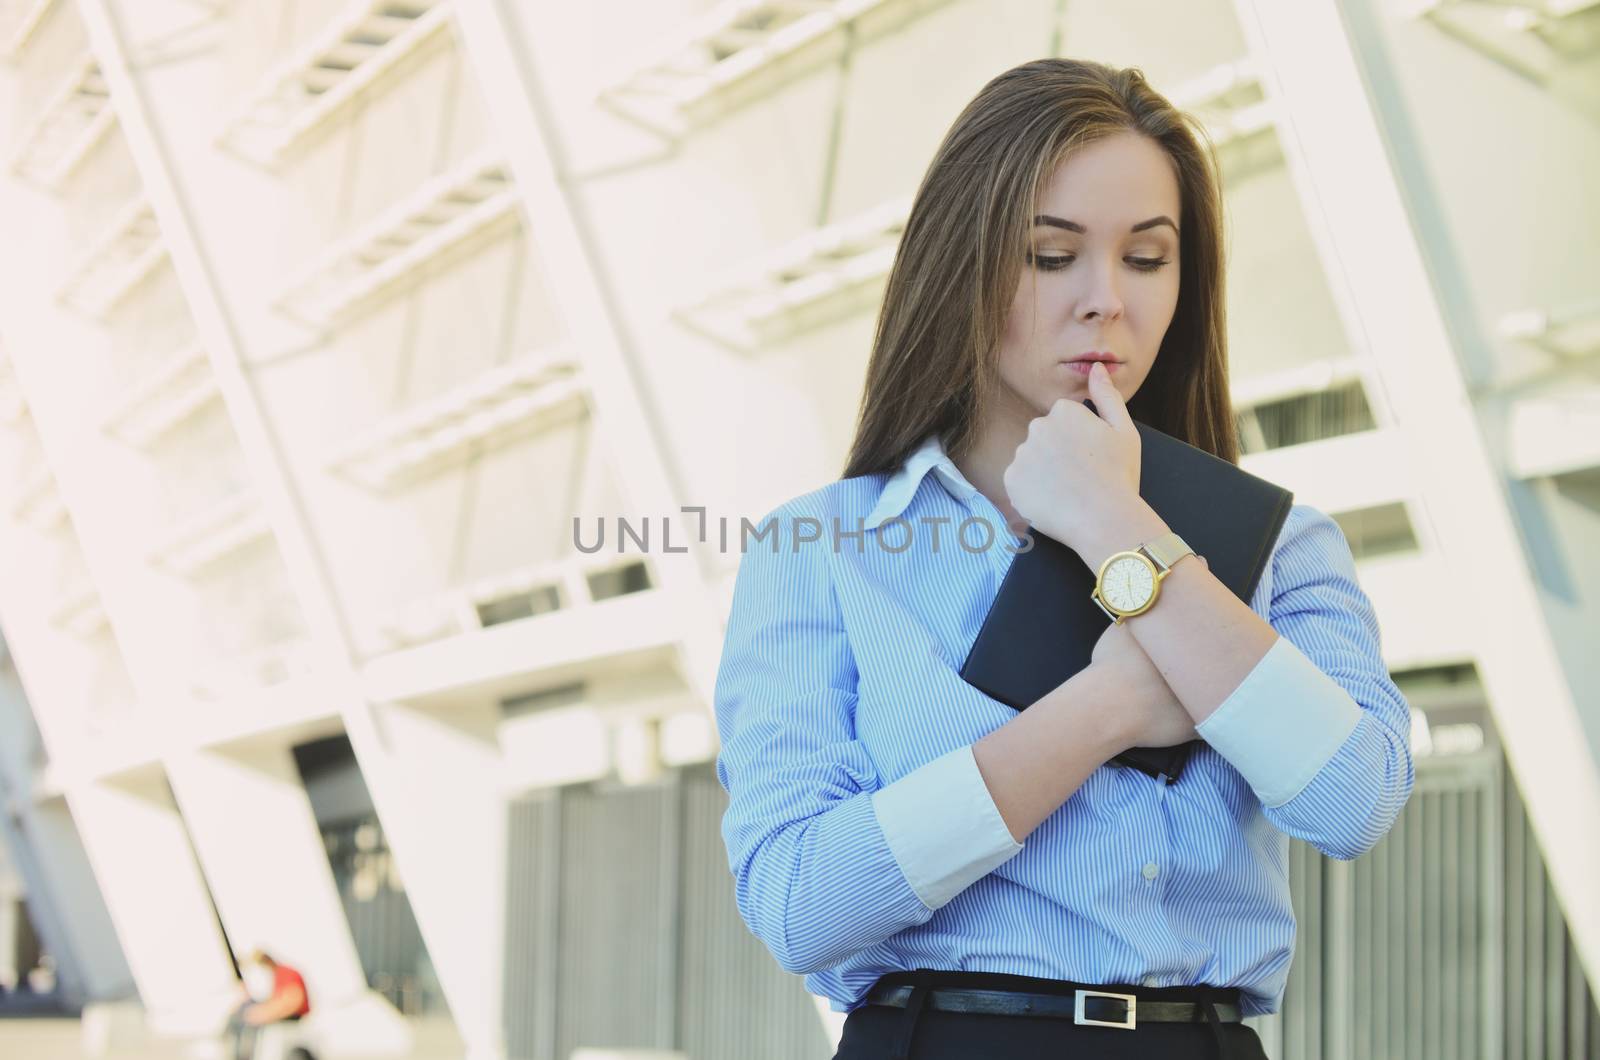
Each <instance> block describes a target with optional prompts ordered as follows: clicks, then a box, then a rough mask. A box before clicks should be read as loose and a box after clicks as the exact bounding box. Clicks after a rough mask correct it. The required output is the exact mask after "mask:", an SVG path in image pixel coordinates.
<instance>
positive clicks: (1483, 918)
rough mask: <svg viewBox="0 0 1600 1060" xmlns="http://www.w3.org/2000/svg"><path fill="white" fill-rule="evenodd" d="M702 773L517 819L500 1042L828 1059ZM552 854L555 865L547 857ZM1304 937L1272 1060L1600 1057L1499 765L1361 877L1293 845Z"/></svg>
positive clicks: (552, 1050)
mask: <svg viewBox="0 0 1600 1060" xmlns="http://www.w3.org/2000/svg"><path fill="white" fill-rule="evenodd" d="M726 799H727V797H726V794H725V793H724V792H723V791H722V788H721V786H720V785H719V784H718V783H717V781H716V777H715V774H714V773H713V772H712V770H711V768H710V767H709V766H701V767H695V768H693V769H690V770H687V771H684V772H683V773H682V774H680V775H677V776H676V777H674V778H673V779H672V780H670V781H669V782H668V783H667V784H665V785H662V786H659V787H650V788H639V789H622V790H616V791H609V792H608V791H601V790H595V789H590V788H572V789H567V790H564V791H562V792H559V793H552V794H551V795H550V796H548V797H547V799H546V801H545V802H544V804H543V807H544V808H543V809H542V810H540V809H535V808H532V804H531V803H525V804H523V805H519V806H518V807H516V808H515V809H514V810H513V814H512V843H511V852H510V860H509V866H508V867H509V879H508V883H509V885H510V886H511V888H512V893H511V894H510V895H509V896H508V902H507V921H508V922H507V946H508V954H507V961H506V977H507V1005H506V1010H507V1035H506V1037H507V1044H508V1049H509V1052H510V1055H511V1057H513V1058H515V1060H567V1057H568V1056H569V1055H570V1051H571V1049H572V1048H573V1047H574V1046H575V1045H577V1044H584V1045H611V1046H617V1047H634V1048H657V1049H672V1048H675V1049H678V1050H681V1051H683V1052H685V1053H686V1054H687V1055H688V1056H690V1057H692V1058H693V1060H734V1058H740V1060H742V1058H744V1057H749V1056H761V1057H764V1058H773V1060H809V1058H816V1060H824V1058H826V1057H827V1056H828V1054H829V1050H828V1045H827V1041H826V1037H825V1035H824V1034H823V1030H822V1026H821V1023H820V1021H819V1020H818V1019H817V1015H816V1012H815V1009H814V1007H813V1004H812V1000H811V998H810V996H809V995H807V994H806V993H805V990H804V986H803V983H802V977H800V976H795V975H790V974H788V973H786V972H784V971H782V970H781V969H780V968H778V966H777V964H776V963H775V962H774V961H773V960H772V958H771V955H770V954H768V953H767V951H766V948H765V947H764V946H762V945H761V943H760V942H759V941H758V940H756V939H755V938H754V937H753V936H752V935H751V934H750V932H749V930H748V929H747V928H746V927H745V925H744V922H743V921H742V920H741V919H740V918H739V915H738V910H737V908H736V906H735V904H734V898H733V880H732V877H731V875H730V874H729V872H728V868H727V858H726V851H725V849H724V847H723V844H722V837H721V819H722V813H723V810H724V809H725V806H726ZM541 852H542V853H541ZM1289 883H1290V894H1291V897H1292V900H1293V904H1294V910H1295V917H1296V921H1297V924H1298V929H1297V933H1296V940H1295V956H1294V962H1293V964H1292V965H1291V967H1290V970H1289V977H1288V982H1287V984H1286V986H1285V990H1284V1001H1283V1006H1282V1009H1281V1011H1280V1012H1279V1013H1278V1014H1276V1015H1273V1016H1265V1017H1252V1019H1251V1020H1250V1021H1249V1022H1250V1025H1251V1026H1253V1027H1255V1028H1256V1030H1257V1032H1258V1033H1259V1034H1260V1035H1261V1038H1262V1041H1263V1044H1264V1045H1265V1047H1266V1051H1267V1055H1268V1056H1270V1057H1273V1058H1274V1060H1426V1058H1433V1057H1437V1058H1440V1060H1469V1058H1476V1060H1491V1058H1498V1057H1502V1056H1504V1057H1507V1058H1511V1057H1524V1058H1526V1060H1600V1013H1597V1010H1596V1007H1595V998H1594V994H1593V991H1592V990H1591V988H1590V986H1589V984H1588V983H1586V982H1585V981H1584V977H1583V974H1582V971H1581V969H1580V967H1579V966H1578V964H1577V960H1576V955H1575V953H1574V951H1573V947H1572V941H1571V938H1570V936H1569V934H1568V932H1567V930H1566V924H1565V920H1564V918H1563V917H1562V915H1561V910H1560V909H1559V907H1558V905H1557V903H1556V901H1555V900H1554V894H1553V892H1552V891H1551V888H1550V884H1549V880H1548V879H1547V877H1546V874H1545V871H1544V866H1543V860H1542V858H1541V857H1540V856H1539V851H1538V847H1537V844H1536V843H1535V842H1534V838H1533V836H1532V835H1531V834H1530V832H1529V830H1528V823H1527V817H1526V814H1525V813H1524V812H1523V808H1522V804H1521V801H1520V799H1519V798H1518V797H1517V793H1516V791H1515V787H1514V785H1512V784H1509V783H1507V782H1506V773H1505V767H1504V760H1503V759H1502V758H1501V757H1500V756H1499V754H1498V751H1496V752H1494V753H1492V754H1491V753H1487V752H1486V753H1483V754H1479V755H1472V756H1452V757H1451V758H1448V759H1444V758H1440V759H1429V758H1422V759H1418V760H1417V784H1416V787H1415V789H1414V791H1413V794H1412V798H1411V800H1410V802H1409V803H1408V804H1407V806H1406V809H1405V811H1404V812H1403V813H1402V814H1401V815H1400V817H1399V818H1398V819H1397V821H1396V822H1395V825H1394V827H1393V828H1392V829H1391V830H1390V832H1389V834H1388V835H1387V836H1386V837H1384V839H1383V840H1382V841H1381V842H1380V843H1378V845H1377V846H1376V847H1375V848H1374V849H1373V850H1372V851H1371V852H1370V853H1369V854H1367V855H1366V856H1365V857H1362V858H1359V859H1357V860H1356V861H1354V862H1350V863H1344V862H1336V861H1332V860H1330V859H1327V858H1325V857H1324V856H1323V855H1322V854H1321V852H1319V851H1318V850H1317V849H1316V848H1315V847H1313V846H1311V845H1310V844H1307V843H1304V842H1301V841H1299V840H1291V841H1290V846H1289Z"/></svg>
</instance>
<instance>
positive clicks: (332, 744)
mask: <svg viewBox="0 0 1600 1060" xmlns="http://www.w3.org/2000/svg"><path fill="white" fill-rule="evenodd" d="M0 54H3V57H4V64H3V65H0V161H3V164H4V168H3V171H0V625H3V628H4V644H5V648H4V650H3V652H0V801H3V809H4V813H3V814H0V837H3V840H4V842H3V843H0V847H3V849H4V862H5V866H3V867H0V984H4V985H6V986H7V987H13V986H16V985H18V984H30V986H29V987H28V988H27V989H25V990H24V991H22V992H17V993H13V994H11V995H10V998H9V999H8V1001H7V1002H6V1004H13V1005H15V1004H19V1003H20V1002H18V1000H17V999H18V998H21V997H24V996H34V997H39V996H43V997H45V998H48V999H50V1000H51V1001H52V1002H53V1003H56V1004H59V1005H60V1006H62V1007H63V1008H64V1009H66V1010H68V1011H73V1012H76V1011H79V1010H82V1011H83V1012H84V1013H85V1017H84V1018H85V1021H86V1026H87V1025H88V1022H89V1021H90V1020H91V1019H93V1020H94V1021H96V1022H95V1024H94V1025H95V1026H96V1027H97V1028H99V1030H98V1031H97V1035H98V1036H97V1037H96V1038H95V1040H96V1041H98V1042H100V1044H102V1045H105V1044H110V1045H113V1046H114V1045H115V1044H116V1043H117V1042H125V1041H144V1042H146V1043H149V1042H173V1043H179V1042H182V1041H184V1040H185V1039H186V1038H189V1037H193V1036H196V1035H201V1034H204V1033H207V1032H208V1030H209V1029H210V1028H212V1027H213V1026H214V1025H215V1024H216V1023H217V1021H218V1020H220V1018H221V1013H222V1012H223V1011H225V1007H226V1004H227V999H228V997H229V994H230V992H231V990H232V988H233V984H234V979H235V959H236V957H239V956H242V955H243V954H244V953H245V952H246V951H247V950H248V949H249V948H251V947H254V946H258V945H259V946H265V947H267V948H269V949H270V950H272V951H273V952H274V953H275V954H277V955H278V956H279V957H280V959H283V960H285V961H287V962H289V963H291V964H293V965H294V966H296V967H298V968H300V969H301V970H302V971H303V972H304V973H305V975H306V978H307V981H308V983H309V984H310V992H311V994H312V997H313V1001H314V1003H315V1004H316V1005H317V1006H318V1007H319V1009H320V1011H319V1019H321V1020H322V1021H324V1024H325V1026H326V1027H327V1028H328V1031H327V1033H328V1034H329V1035H330V1038H329V1040H330V1041H332V1042H334V1043H335V1044H334V1045H333V1046H332V1052H331V1053H330V1055H337V1050H338V1049H339V1048H340V1047H341V1046H340V1045H338V1044H337V1043H340V1042H342V1043H344V1046H345V1047H349V1048H354V1047H355V1046H357V1045H360V1046H363V1047H366V1048H368V1049H371V1050H387V1051H389V1052H391V1053H403V1052H406V1051H407V1050H411V1051H417V1050H422V1051H427V1050H429V1049H431V1050H434V1052H433V1053H430V1054H429V1055H440V1056H446V1055H455V1056H460V1055H467V1056H472V1057H475V1058H489V1057H511V1058H527V1060H566V1058H568V1057H571V1056H574V1055H575V1051H577V1050H582V1049H590V1050H611V1052H592V1053H588V1054H582V1053H579V1054H578V1055H588V1056H613V1055H622V1056H632V1055H638V1056H645V1055H649V1056H681V1057H685V1058H694V1060H721V1058H728V1060H732V1058H736V1057H737V1058H747V1057H752V1056H761V1057H770V1058H791V1057H792V1058H795V1060H802V1058H823V1057H827V1056H829V1055H830V1054H831V1050H832V1044H833V1042H834V1040H835V1038H836V1035H837V1033H838V1027H839V1025H840V1022H841V1021H842V1019H843V1016H842V1014H839V1013H833V1012H830V1011H828V1006H827V1005H826V1003H825V1002H821V1001H819V1000H818V999H815V998H812V997H810V996H808V995H807V994H806V993H805V992H804V990H803V988H802V985H801V982H800V978H799V977H797V976H793V975H789V974H787V973H785V972H783V971H781V970H780V969H779V968H778V967H777V966H776V964H775V962H774V961H773V960H772V959H771V958H770V956H769V955H768V954H767V953H766V951H765V950H764V949H763V948H762V947H761V945H760V944H759V943H758V942H757V941H756V940H755V939H754V938H753V937H752V936H751V935H750V934H749V933H748V931H746V930H745V928H744V926H743V924H742V923H741V922H740V920H739V918H738V914H737V912H736V910H735V908H734V904H733V895H732V886H731V879H730V876H729V873H728V867H727V862H726V855H725V851H724V849H723V846H722V843H721V839H720V836H719V832H718V827H719V822H720V817H721V813H722V809H723V806H724V805H725V796H724V794H723V792H722V791H721V789H720V788H719V787H718V785H717V782H716V780H715V777H714V775H713V773H712V771H711V760H712V758H713V756H714V755H715V753H716V733H715V730H714V726H713V725H712V722H711V717H710V714H709V690H710V685H711V681H712V678H713V677H714V674H715V667H716V662H717V658H718V653H719V651H720V637H721V630H722V627H721V623H722V620H723V617H724V616H725V614H726V609H727V605H728V600H729V593H730V591H731V587H732V585H731V579H732V576H733V574H734V571H735V569H736V567H737V563H738V558H739V556H738V549H737V544H736V542H737V539H738V528H739V525H740V520H741V518H749V519H752V520H754V519H757V518H759V517H760V515H761V514H763V513H764V512H766V511H769V510H770V509H771V508H772V507H773V506H775V505H776V504H777V503H779V502H780V501H782V500H785V499H788V498H790V497H792V496H795V495H797V494H799V493H803V492H806V491H809V490H810V489H813V488H815V487H816V486H819V485H821V484H823V483H825V482H827V481H830V480H832V479H834V478H837V477H838V474H839V470H840V468H841V467H842V465H843V458H844V454H845V450H846V447H847V446H848V443H849V441H850V436H851V430H852V427H853V422H854V416H855V413H856V409H857V402H858V399H859V396H860V391H861V381H862V374H863V369H864V366H865V362H866V355H867V351H868V348H869V343H870V339H871V329H872V324H873V321H874V313H875V309H876V306H877V303H878V301H879V299H880V297H881V293H882V281H883V279H884V277H885V275H886V273H887V270H888V268H889V265H890V262H891V260H892V257H893V255H894V251H895V245H896V239H897V236H898V233H899V231H900V229H901V226H902V224H903V221H904V218H905V215H906V210H907V206H908V201H909V196H910V194H911V193H912V191H913V190H914V189H915V187H916V184H917V182H918V180H919V178H920V176H921V174H922V171H923V168H924V167H925V165H926V164H927V161H928V159H929V158H930V156H931V154H932V152H933V149H934V146H935V144H936V143H937V141H938V139H939V138H940V136H941V135H942V134H943V132H944V131H945V130H946V129H947V128H948V126H949V125H950V123H951V122H952V121H953V120H954V118H955V116H956V114H957V113H958V112H959V110H960V109H961V107H962V106H963V105H964V104H965V103H966V102H967V101H968V100H969V99H970V98H971V97H972V96H973V94H974V93H976V91H977V90H978V89H979V88H980V87H981V86H982V85H983V84H984V83H985V82H986V81H987V80H988V79H989V78H991V77H993V76H994V75H996V74H998V73H1000V72H1001V71H1002V70H1005V69H1007V68H1008V67H1010V66H1012V65H1014V64H1016V63H1019V62H1023V61H1026V60H1029V59H1033V58H1037V57H1040V56H1043V55H1048V54H1060V55H1071V56H1075V57H1085V58H1093V59H1097V60H1101V61H1104V62H1109V63H1114V64H1118V65H1133V66H1138V67H1140V68H1141V69H1142V70H1144V72H1145V73H1146V75H1147V76H1148V77H1149V78H1150V80H1151V81H1152V82H1153V83H1154V84H1155V86H1156V87H1157V88H1158V89H1159V90H1161V91H1163V92H1164V93H1165V94H1167V95H1168V96H1169V97H1170V98H1171V99H1172V100H1173V101H1174V102H1175V103H1177V104H1178V105H1180V106H1181V107H1183V108H1185V109H1187V110H1189V111H1191V112H1192V113H1194V114H1196V115H1198V116H1200V117H1202V118H1203V119H1204V121H1205V122H1206V124H1207V127H1208V128H1209V130H1210V134H1211V136H1212V139H1213V140H1214V142H1215V144H1216V147H1217V151H1218V154H1219V158H1220V161H1221V163H1222V166H1223V172H1224V175H1225V182H1226V194H1227V217H1228V249H1229V254H1230V270H1229V274H1230V280H1229V284H1228V298H1229V305H1228V318H1229V326H1230V345H1231V350H1232V364H1233V379H1234V384H1233V385H1234V394H1235V400H1236V402H1237V407H1238V414H1239V421H1240V426H1241V430H1242V434H1243V438H1244V442H1245V447H1246V450H1247V454H1248V455H1247V456H1246V457H1245V460H1244V464H1245V466H1246V467H1247V468H1249V469H1250V470H1252V471H1255V472H1257V473H1259V474H1261V475H1264V476H1266V477H1268V478H1271V479H1274V480H1276V481H1278V482H1281V483H1283V484H1285V485H1287V486H1289V487H1290V488H1292V489H1293V490H1294V491H1295V492H1296V494H1297V499H1299V500H1301V501H1305V502H1308V503H1311V504H1314V505H1317V506H1319V507H1321V508H1323V509H1324V510H1326V511H1328V512H1330V513H1331V514H1334V515H1335V516H1336V518H1337V519H1338V521H1339V523H1340V524H1341V526H1342V527H1343V528H1344V530H1345V533H1346V535H1347V537H1348V539H1349V541H1350V544H1351V547H1352V549H1353V551H1354V553H1355V555H1356V557H1357V562H1358V567H1359V571H1360V577H1361V581H1362V584H1363V585H1364V587H1365V588H1366V590H1367V591H1368V593H1369V594H1370V595H1371V597H1372V598H1373V600H1374V601H1375V604H1376V606H1377V609H1378V613H1379V616H1380V619H1381V622H1382V626H1383V633H1384V645H1385V651H1386V654H1387V656H1388V661H1389V665H1390V667H1391V669H1392V671H1393V673H1394V675H1395V678H1396V680H1397V681H1398V682H1399V683H1400V685H1401V686H1402V687H1403V689H1404V690H1405V692H1406V693H1407V696H1408V698H1409V700H1410V702H1411V704H1412V706H1413V708H1414V717H1413V722H1414V728H1413V748H1414V752H1415V755H1416V764H1417V783H1416V788H1415V793H1414V795H1413V796H1412V799H1411V801H1410V803H1409V804H1408V806H1407V808H1406V810H1405V813H1404V815H1403V817H1402V818H1401V820H1400V821H1399V823H1398V824H1397V825H1396V827H1395V829H1394V831H1393V832H1392V833H1391V834H1390V835H1389V836H1388V837H1387V838H1386V839H1385V840H1384V841H1383V842H1382V843H1381V844H1380V845H1379V846H1378V847H1377V849H1375V850H1374V851H1373V852H1372V853H1371V854H1370V855H1369V856H1367V857H1365V858H1362V859H1360V860H1358V861H1356V862H1353V863H1344V862H1336V861H1330V860H1328V859H1325V858H1323V857H1322V856H1321V855H1320V854H1319V853H1318V852H1317V851H1316V850H1315V849H1313V848H1311V847H1309V846H1306V845H1305V844H1302V843H1300V842H1298V841H1295V842H1294V844H1293V851H1294V857H1293V871H1292V874H1291V883H1292V885H1293V888H1294V891H1295V895H1296V908H1297V912H1298V915H1299V922H1300V929H1299V937H1298V942H1297V951H1296V955H1295V960H1294V964H1293V966H1292V970H1291V973H1290V977H1289V986H1288V989H1287V993H1286V996H1285V998H1284V1003H1283V1009H1282V1011H1281V1013H1279V1014H1277V1015H1275V1016H1272V1017H1267V1018H1261V1019H1256V1020H1252V1023H1253V1024H1254V1025H1256V1026H1257V1027H1258V1029H1259V1030H1260V1031H1261V1033H1262V1035H1263V1038H1264V1039H1265V1040H1266V1042H1267V1044H1268V1047H1269V1051H1270V1053H1271V1055H1273V1056H1274V1057H1277V1058H1282V1060H1290V1058H1323V1057H1327V1058H1377V1057H1394V1058H1407V1060H1416V1058H1423V1057H1441V1058H1447V1060H1456V1058H1489V1057H1517V1058H1521V1057H1528V1058H1533V1057H1551V1058H1554V1057H1563V1058H1567V1057H1600V1018H1597V1014H1596V1007H1595V999H1594V994H1593V992H1592V987H1591V984H1592V983H1594V982H1595V981H1596V977H1597V976H1600V901H1597V897H1596V895H1597V890H1600V360H1597V359H1596V357H1595V354H1596V353H1597V352H1600V291H1597V288H1596V280H1597V278H1600V260H1597V258H1600V254H1597V248H1600V207H1597V203H1600V198H1597V195H1596V188H1597V186H1600V182H1597V176H1600V5H1597V4H1595V3H1594V0H1527V2H1524V3H1505V2H1493V3H1489V2H1480V0H1420V2H1419V0H1404V2H1402V0H1348V2H1345V3H1337V4H1336V3H1333V2H1330V0H1294V2H1290V0H1234V2H1231V3H1230V2H1227V0H1183V2H1179V0H1119V2H1117V3H1110V2H1091V0H1076V2H1067V0H728V2H711V0H609V2H604V3H581V4H580V3H569V4H555V3H537V4H536V3H531V2H530V3H516V2H513V0H457V2H455V3H447V2H429V0H295V2H292V3H291V2H272V0H0ZM684 508H702V509H704V514H705V518H706V520H707V523H706V525H707V528H708V533H707V534H706V535H705V539H704V540H700V539H699V538H698V528H699V526H700V523H699V516H698V515H697V514H696V513H693V512H691V513H688V514H684V513H683V512H682V509H684ZM619 517H621V518H627V519H629V520H631V521H632V522H633V523H634V524H635V525H638V524H644V525H645V526H646V527H647V531H646V532H653V533H654V534H655V537H654V539H653V540H651V542H650V543H649V545H648V546H647V549H648V550H647V551H646V550H645V549H642V548H640V547H638V546H637V542H632V543H630V544H629V546H628V547H627V548H625V549H623V550H620V551H619V548H618V542H616V541H613V540H612V539H610V538H608V540H607V543H606V546H605V547H604V548H602V549H600V550H598V551H594V552H585V551H583V550H580V549H579V548H576V547H575V545H574V536H573V535H574V519H580V520H582V522H583V525H584V528H585V540H589V541H592V540H593V532H594V530H595V527H596V524H597V523H600V522H602V521H603V522H604V523H605V524H606V525H607V529H608V530H611V531H615V530H616V529H617V526H616V521H617V520H618V518H619ZM719 520H726V521H727V522H728V523H729V524H731V530H732V533H731V534H730V536H729V541H730V544H728V545H727V546H726V547H723V546H722V545H721V543H720V542H719V540H718V534H717V527H718V525H719ZM669 521H670V522H671V530H670V533H671V535H672V537H671V546H670V547H671V550H670V551H669V550H668V548H666V547H663V546H665V545H667V544H668V542H667V541H664V540H663V539H662V537H661V535H662V533H663V531H664V528H665V527H666V525H667V523H668V522H669ZM3 1011H5V1009H4V1007H3V1006H0V1012H3ZM6 1034H7V1030H6V1024H5V1023H3V1022H0V1053H3V1052H5V1051H6V1048H5V1041H6ZM85 1040H86V1042H88V1040H89V1037H88V1036H86V1039H85ZM625 1050H639V1051H641V1052H638V1053H629V1052H625ZM618 1051H624V1052H618ZM644 1051H650V1052H644Z"/></svg>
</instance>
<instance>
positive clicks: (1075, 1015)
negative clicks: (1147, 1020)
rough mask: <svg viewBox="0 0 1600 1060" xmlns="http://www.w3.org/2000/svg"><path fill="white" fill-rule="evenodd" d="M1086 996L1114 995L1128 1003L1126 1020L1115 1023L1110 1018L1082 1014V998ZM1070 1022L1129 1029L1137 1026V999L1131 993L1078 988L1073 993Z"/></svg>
mask: <svg viewBox="0 0 1600 1060" xmlns="http://www.w3.org/2000/svg"><path fill="white" fill-rule="evenodd" d="M1086 997H1114V998H1119V999H1121V1000H1123V1001H1126V1002H1127V1003H1128V1021H1127V1022H1126V1023H1116V1022H1113V1021H1111V1020H1092V1019H1090V1018H1089V1017H1087V1016H1085V1015H1084V1014H1083V999H1084V998H1086ZM1073 998H1074V1001H1073V1008H1072V1022H1073V1023H1082V1024H1086V1025H1088V1026H1092V1027H1116V1028H1119V1029H1121V1030H1125V1031H1131V1030H1133V1029H1134V1028H1135V1027H1137V1026H1138V1019H1137V1017H1136V1012H1137V1010H1138V1007H1139V999H1138V998H1137V997H1136V996H1134V995H1133V994H1113V993H1111V992H1110V991H1108V990H1079V991H1077V992H1076V993H1074V995H1073Z"/></svg>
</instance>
